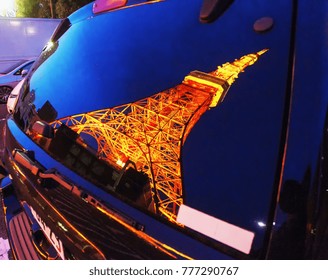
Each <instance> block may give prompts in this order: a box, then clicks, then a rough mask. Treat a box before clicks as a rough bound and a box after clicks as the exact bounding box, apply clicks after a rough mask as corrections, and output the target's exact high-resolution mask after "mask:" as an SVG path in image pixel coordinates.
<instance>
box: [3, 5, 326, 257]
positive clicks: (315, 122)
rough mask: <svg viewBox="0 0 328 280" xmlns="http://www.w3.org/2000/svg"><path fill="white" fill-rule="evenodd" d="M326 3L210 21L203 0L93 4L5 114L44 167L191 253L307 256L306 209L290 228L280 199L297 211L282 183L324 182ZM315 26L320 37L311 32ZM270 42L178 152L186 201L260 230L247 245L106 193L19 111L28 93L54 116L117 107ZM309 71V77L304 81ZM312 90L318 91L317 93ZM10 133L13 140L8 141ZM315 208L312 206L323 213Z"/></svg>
mask: <svg viewBox="0 0 328 280" xmlns="http://www.w3.org/2000/svg"><path fill="white" fill-rule="evenodd" d="M323 2H324V1H321V3H320V4H316V5H314V6H313V7H312V8H311V9H313V10H315V11H317V13H312V14H311V15H314V14H315V15H316V16H318V17H316V18H313V16H311V15H310V14H308V13H307V9H306V3H308V1H305V0H304V1H296V0H295V1H275V2H272V1H255V0H248V1H241V0H240V1H234V2H233V3H232V4H231V5H230V6H229V8H228V9H227V10H226V11H225V13H223V15H221V16H220V17H219V18H218V19H216V20H215V21H213V22H212V23H208V24H206V23H201V22H200V20H199V14H200V9H201V6H202V1H201V0H197V1H192V2H191V1H190V0H188V1H187V0H180V1H174V0H170V1H169V0H167V1H154V2H152V1H150V2H147V3H145V4H143V5H137V6H131V7H125V8H121V9H118V10H113V11H110V12H107V13H102V14H99V15H94V14H92V11H91V8H92V4H90V5H87V6H85V7H84V8H82V9H81V10H79V11H78V12H76V13H74V14H72V15H71V16H70V17H69V19H70V22H71V25H70V26H66V29H65V32H63V34H62V36H61V37H60V36H59V37H60V38H57V39H58V41H57V40H56V41H55V42H54V45H52V46H49V49H45V50H44V52H43V54H41V56H40V58H39V61H37V62H36V64H35V67H34V69H33V71H32V72H31V73H30V74H29V75H28V76H27V84H26V85H28V87H29V94H27V95H25V96H23V97H21V103H18V104H21V105H19V106H18V107H17V111H16V113H15V114H14V119H15V120H16V124H15V123H14V121H13V120H8V131H10V134H12V135H13V137H14V138H15V139H16V141H18V142H19V143H20V145H22V146H23V147H24V149H26V150H32V151H34V153H35V159H36V160H37V161H38V162H40V163H42V165H43V166H45V167H46V168H55V169H56V170H58V171H59V172H60V173H61V174H63V175H65V176H66V177H69V178H70V179H71V180H73V181H75V182H77V184H79V185H81V186H83V187H84V188H85V189H87V190H88V191H90V192H91V193H93V194H95V195H96V196H97V197H101V199H103V200H105V201H107V202H108V203H109V204H110V205H112V206H113V207H115V208H116V209H118V210H119V211H122V212H124V213H127V214H128V215H130V216H131V217H133V218H134V219H136V220H137V221H140V222H141V223H142V224H144V225H145V229H146V233H147V234H149V235H150V236H154V237H155V238H157V239H158V240H161V242H164V243H165V244H170V246H173V247H175V248H177V250H181V252H183V253H185V254H188V255H190V256H191V257H192V258H198V259H224V258H231V257H233V258H246V259H247V258H302V257H304V255H305V254H304V251H305V250H306V248H305V247H307V245H306V244H305V242H304V240H305V239H306V237H307V236H308V234H309V232H307V230H306V220H307V218H306V216H307V215H303V214H304V213H303V212H302V220H301V222H299V220H297V223H296V225H297V226H298V225H300V231H297V229H298V228H297V226H295V224H293V225H294V226H295V227H294V229H296V231H290V232H289V231H288V230H287V231H286V230H285V229H286V225H287V226H288V221H290V218H291V216H292V217H294V218H295V213H288V214H286V213H284V211H285V210H286V208H285V207H284V205H287V206H288V207H287V211H289V210H288V209H290V207H291V205H292V202H291V201H290V198H289V197H288V195H287V198H286V195H285V194H282V193H281V190H283V189H285V188H284V185H286V184H287V185H290V186H291V187H287V190H288V189H289V188H291V189H292V188H294V185H295V184H294V183H290V182H294V181H297V182H302V181H304V180H305V181H306V182H308V183H307V184H308V185H309V187H308V188H307V189H313V188H314V185H315V184H317V180H318V179H317V177H316V176H313V177H311V176H310V177H311V178H310V180H309V179H308V177H307V176H308V174H309V173H308V170H309V169H310V171H311V172H310V173H311V174H314V173H315V172H317V168H318V166H320V163H318V160H317V159H318V157H319V154H320V149H321V146H320V145H321V141H323V140H322V139H323V129H324V125H325V113H326V109H327V99H328V98H327V94H326V92H325V91H324V88H325V85H326V84H327V81H325V79H324V69H326V65H327V53H326V52H325V51H324V49H320V52H317V53H315V54H313V56H312V57H311V58H309V57H308V56H307V55H306V54H307V53H308V50H309V49H311V50H313V49H314V47H312V45H311V44H312V43H315V46H322V45H324V42H326V39H327V38H326V37H327V35H326V33H324V32H323V31H322V26H325V24H324V23H326V22H327V16H326V14H324V13H323V12H322V11H321V10H320V7H321V5H324V4H323ZM323 10H324V9H323ZM263 17H270V18H272V19H273V23H274V25H273V27H272V28H270V29H269V30H268V31H267V32H256V31H255V30H254V23H255V22H256V21H257V20H259V19H262V18H263ZM308 22H311V23H312V24H311V25H310V26H308V25H307V24H308ZM312 26H314V27H315V30H317V33H318V34H319V35H318V34H317V35H318V36H314V37H315V38H316V39H315V40H314V39H313V38H314V37H312V36H313V33H312V32H311V31H312ZM303 32H305V35H303ZM58 33H60V34H61V32H58ZM58 33H57V34H58ZM55 34H56V32H55ZM304 37H305V38H306V39H304ZM265 48H268V49H269V50H268V52H267V53H265V54H264V55H263V56H261V57H260V59H259V60H258V61H257V62H256V64H254V65H253V66H252V67H250V68H249V69H246V70H245V72H244V73H241V74H240V75H239V77H238V79H237V80H236V82H235V83H234V84H233V85H232V86H231V88H230V90H229V92H228V94H227V96H226V97H225V99H224V101H223V103H222V104H220V106H218V107H217V108H214V109H211V110H210V111H208V112H206V113H205V114H204V115H203V116H202V117H201V118H200V120H199V121H198V122H197V124H196V125H195V126H194V127H193V129H192V131H191V132H190V135H189V137H188V138H187V139H186V141H185V143H184V146H183V149H182V159H181V163H182V171H183V185H184V196H185V197H184V203H185V204H186V205H187V206H190V207H192V208H194V209H197V210H199V211H201V212H203V213H205V214H208V215H211V216H213V217H215V218H217V219H220V220H222V221H225V222H228V223H230V224H232V225H236V226H238V227H240V228H242V229H245V230H247V231H250V232H252V233H254V235H255V237H254V241H253V244H252V248H251V252H250V254H243V253H241V252H239V251H238V250H234V249H233V248H231V247H229V246H227V244H221V243H220V242H216V241H213V240H212V239H210V238H207V237H205V236H202V235H199V234H197V233H195V232H193V231H190V230H188V229H186V228H179V226H177V225H174V224H170V223H169V222H167V221H165V219H163V218H162V217H158V216H156V215H154V214H153V213H150V212H147V211H146V210H145V209H140V208H138V207H136V206H135V205H133V204H131V203H129V202H128V203H126V202H127V201H121V200H120V199H119V198H118V197H116V196H115V195H111V194H109V193H104V192H103V191H102V190H100V189H99V188H97V187H95V186H94V185H93V184H92V183H91V182H88V181H87V180H85V178H81V177H80V176H79V175H77V174H75V173H74V172H73V171H71V170H69V169H68V168H67V167H65V166H64V165H63V164H60V163H59V162H58V161H56V160H55V159H52V158H51V157H50V156H49V155H48V154H47V153H46V152H44V151H42V149H41V148H40V147H39V146H37V145H36V144H35V143H33V141H32V140H30V139H29V138H28V136H26V135H24V133H23V132H22V131H20V128H19V127H21V128H22V129H26V127H28V123H26V121H28V119H27V118H26V119H25V118H24V116H23V114H22V113H24V111H23V109H22V110H21V108H24V106H26V104H28V102H32V103H33V105H34V106H35V109H36V111H38V110H41V108H42V107H43V106H44V104H46V103H47V102H50V103H51V106H52V107H53V108H54V109H55V112H56V118H57V119H58V118H62V117H67V116H71V115H75V114H81V113H86V112H90V111H95V110H99V109H106V108H113V107H115V106H118V105H123V104H127V103H129V102H133V101H136V100H139V99H142V98H145V97H149V96H151V95H154V94H155V93H158V92H161V91H164V90H166V89H169V88H171V87H174V86H176V85H178V84H180V83H181V81H182V80H183V79H184V77H185V76H186V75H188V74H189V73H190V72H191V71H193V70H199V71H203V72H210V71H213V70H215V69H216V67H217V66H219V65H222V64H224V63H226V62H232V61H234V59H236V58H239V57H241V56H243V55H245V54H248V53H255V52H257V51H260V50H262V49H265ZM63 58H65V59H63ZM309 63H310V65H312V67H313V68H315V69H316V70H317V71H305V70H306V69H311V68H308V67H307V65H308V64H309ZM318 76H319V77H320V78H318ZM305 80H306V81H309V83H307V84H306V85H305V86H304V81H305ZM312 89H313V90H315V92H316V93H317V95H316V96H315V97H314V98H310V99H309V92H310V91H312ZM86 100H87V101H86ZM73 105H74V106H73ZM318 108H320V110H318ZM20 110H21V111H20ZM305 112H306V117H304V116H305V115H304V113H305ZM307 116H311V117H310V118H307ZM308 131H311V133H308ZM8 133H9V132H8ZM305 135H306V136H305ZM309 135H311V136H309ZM7 141H9V142H8V145H7V146H8V147H11V149H12V148H13V145H12V144H10V142H11V141H12V140H7ZM14 146H15V145H14ZM304 147H309V148H308V149H307V148H306V149H304ZM7 152H8V154H10V153H11V150H8V151H7ZM7 156H8V155H7ZM7 164H8V162H7ZM12 172H14V171H12ZM305 175H306V176H305ZM316 188H317V187H315V189H316ZM299 189H302V187H300V188H298V190H299ZM298 190H297V191H298ZM286 192H287V193H288V191H284V192H283V193H286ZM291 193H292V194H291V197H292V198H293V197H294V195H295V193H294V192H293V191H291ZM302 199H303V198H302ZM279 200H281V201H282V202H281V205H279V204H278V203H277V202H278V201H279ZM285 201H287V202H285ZM297 203H300V204H301V205H303V206H304V203H305V202H304V201H301V202H297ZM302 203H303V204H302ZM306 205H307V202H306ZM312 207H314V206H312ZM314 208H315V209H312V210H311V211H312V212H314V213H317V212H316V211H317V208H316V207H314ZM303 210H304V207H303V208H302V211H303ZM293 215H294V216H293ZM312 215H313V213H312V214H311V215H310V216H312ZM296 216H297V217H298V215H296ZM304 218H305V220H304ZM315 220H316V219H315ZM293 221H294V220H293ZM312 224H315V221H312ZM287 228H288V227H287ZM286 233H287V234H286ZM295 236H297V238H294V241H291V240H293V238H292V237H295ZM198 242H199V243H198ZM300 243H302V246H299V244H300ZM190 244H192V246H190ZM284 244H290V246H284ZM308 244H312V243H311V242H309V243H308ZM309 246H310V247H311V246H312V245H309ZM290 248H292V249H290ZM298 249H299V250H298ZM307 257H309V258H312V257H314V256H312V255H311V254H308V255H307Z"/></svg>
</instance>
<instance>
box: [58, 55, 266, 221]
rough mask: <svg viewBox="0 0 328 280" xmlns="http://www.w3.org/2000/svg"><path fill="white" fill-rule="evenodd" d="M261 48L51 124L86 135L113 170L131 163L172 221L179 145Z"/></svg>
mask: <svg viewBox="0 0 328 280" xmlns="http://www.w3.org/2000/svg"><path fill="white" fill-rule="evenodd" d="M266 51H267V50H266V49H265V50H262V51H260V52H257V53H255V54H248V55H245V56H243V57H241V58H240V59H236V60H235V61H234V62H232V63H225V64H223V65H222V66H220V67H218V68H217V70H215V71H213V72H211V73H203V72H199V71H193V72H191V73H190V74H189V75H188V76H186V77H185V79H184V81H183V82H182V83H181V84H179V85H177V86H175V87H173V88H170V89H168V90H165V91H162V92H159V93H157V94H154V95H152V96H150V97H147V98H144V99H141V100H138V101H135V102H132V103H129V104H124V105H121V106H117V107H114V108H108V109H102V110H98V111H93V112H88V113H83V114H79V115H74V116H69V117H66V118H63V119H60V120H57V121H56V122H55V123H54V127H55V128H56V127H58V126H59V125H60V124H61V123H64V124H66V125H67V126H69V127H70V128H71V129H73V130H75V131H76V132H78V133H86V134H89V135H91V136H92V137H93V138H94V139H95V140H96V141H97V143H98V156H99V157H101V158H103V159H104V160H106V161H108V162H110V163H111V164H112V165H116V167H117V168H122V167H123V166H124V165H125V163H126V162H127V160H129V162H131V161H132V162H133V163H134V164H135V166H136V168H137V169H138V170H140V171H143V172H145V173H146V174H147V175H148V177H149V179H150V186H151V190H152V203H151V205H150V206H149V208H150V209H151V210H152V211H154V212H156V213H158V214H160V215H162V216H165V217H166V218H167V219H169V220H170V221H172V222H175V221H176V215H177V211H178V209H179V206H180V205H181V204H182V203H183V197H184V196H183V194H184V191H183V182H182V177H181V149H182V146H183V144H184V142H185V140H186V138H187V136H188V134H189V132H190V131H191V129H192V128H193V126H194V125H195V124H196V122H197V121H198V119H199V118H200V117H201V116H202V114H203V113H204V112H206V111H207V110H208V109H209V108H212V107H216V106H217V105H218V104H219V103H221V102H222V100H223V98H224V97H225V95H226V93H227V91H228V89H229V87H230V86H231V84H232V83H233V82H234V80H235V79H236V78H237V77H238V74H239V73H240V72H243V70H244V69H245V68H246V67H247V66H249V65H252V64H254V63H255V62H256V61H257V59H258V58H259V56H260V55H262V54H263V53H265V52H266ZM119 166H121V167H119Z"/></svg>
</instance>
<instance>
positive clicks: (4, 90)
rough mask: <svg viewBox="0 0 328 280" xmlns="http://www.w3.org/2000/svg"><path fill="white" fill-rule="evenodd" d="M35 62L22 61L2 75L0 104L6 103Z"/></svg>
mask: <svg viewBox="0 0 328 280" xmlns="http://www.w3.org/2000/svg"><path fill="white" fill-rule="evenodd" d="M33 63H34V61H33V60H21V61H19V62H17V63H15V64H14V65H12V66H10V67H9V68H7V69H5V70H4V71H2V73H0V102H1V103H6V102H7V99H8V96H9V94H10V92H11V91H12V90H13V88H14V87H15V86H16V85H17V84H18V83H19V82H20V81H21V80H22V79H23V77H24V76H25V75H26V74H27V72H28V71H29V70H30V68H31V66H32V64H33Z"/></svg>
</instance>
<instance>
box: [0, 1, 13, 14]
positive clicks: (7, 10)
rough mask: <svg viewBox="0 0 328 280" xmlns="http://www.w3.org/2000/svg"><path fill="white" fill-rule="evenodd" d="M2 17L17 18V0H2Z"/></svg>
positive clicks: (0, 2)
mask: <svg viewBox="0 0 328 280" xmlns="http://www.w3.org/2000/svg"><path fill="white" fill-rule="evenodd" d="M0 16H2V17H15V16H16V4H15V0H1V1H0Z"/></svg>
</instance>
